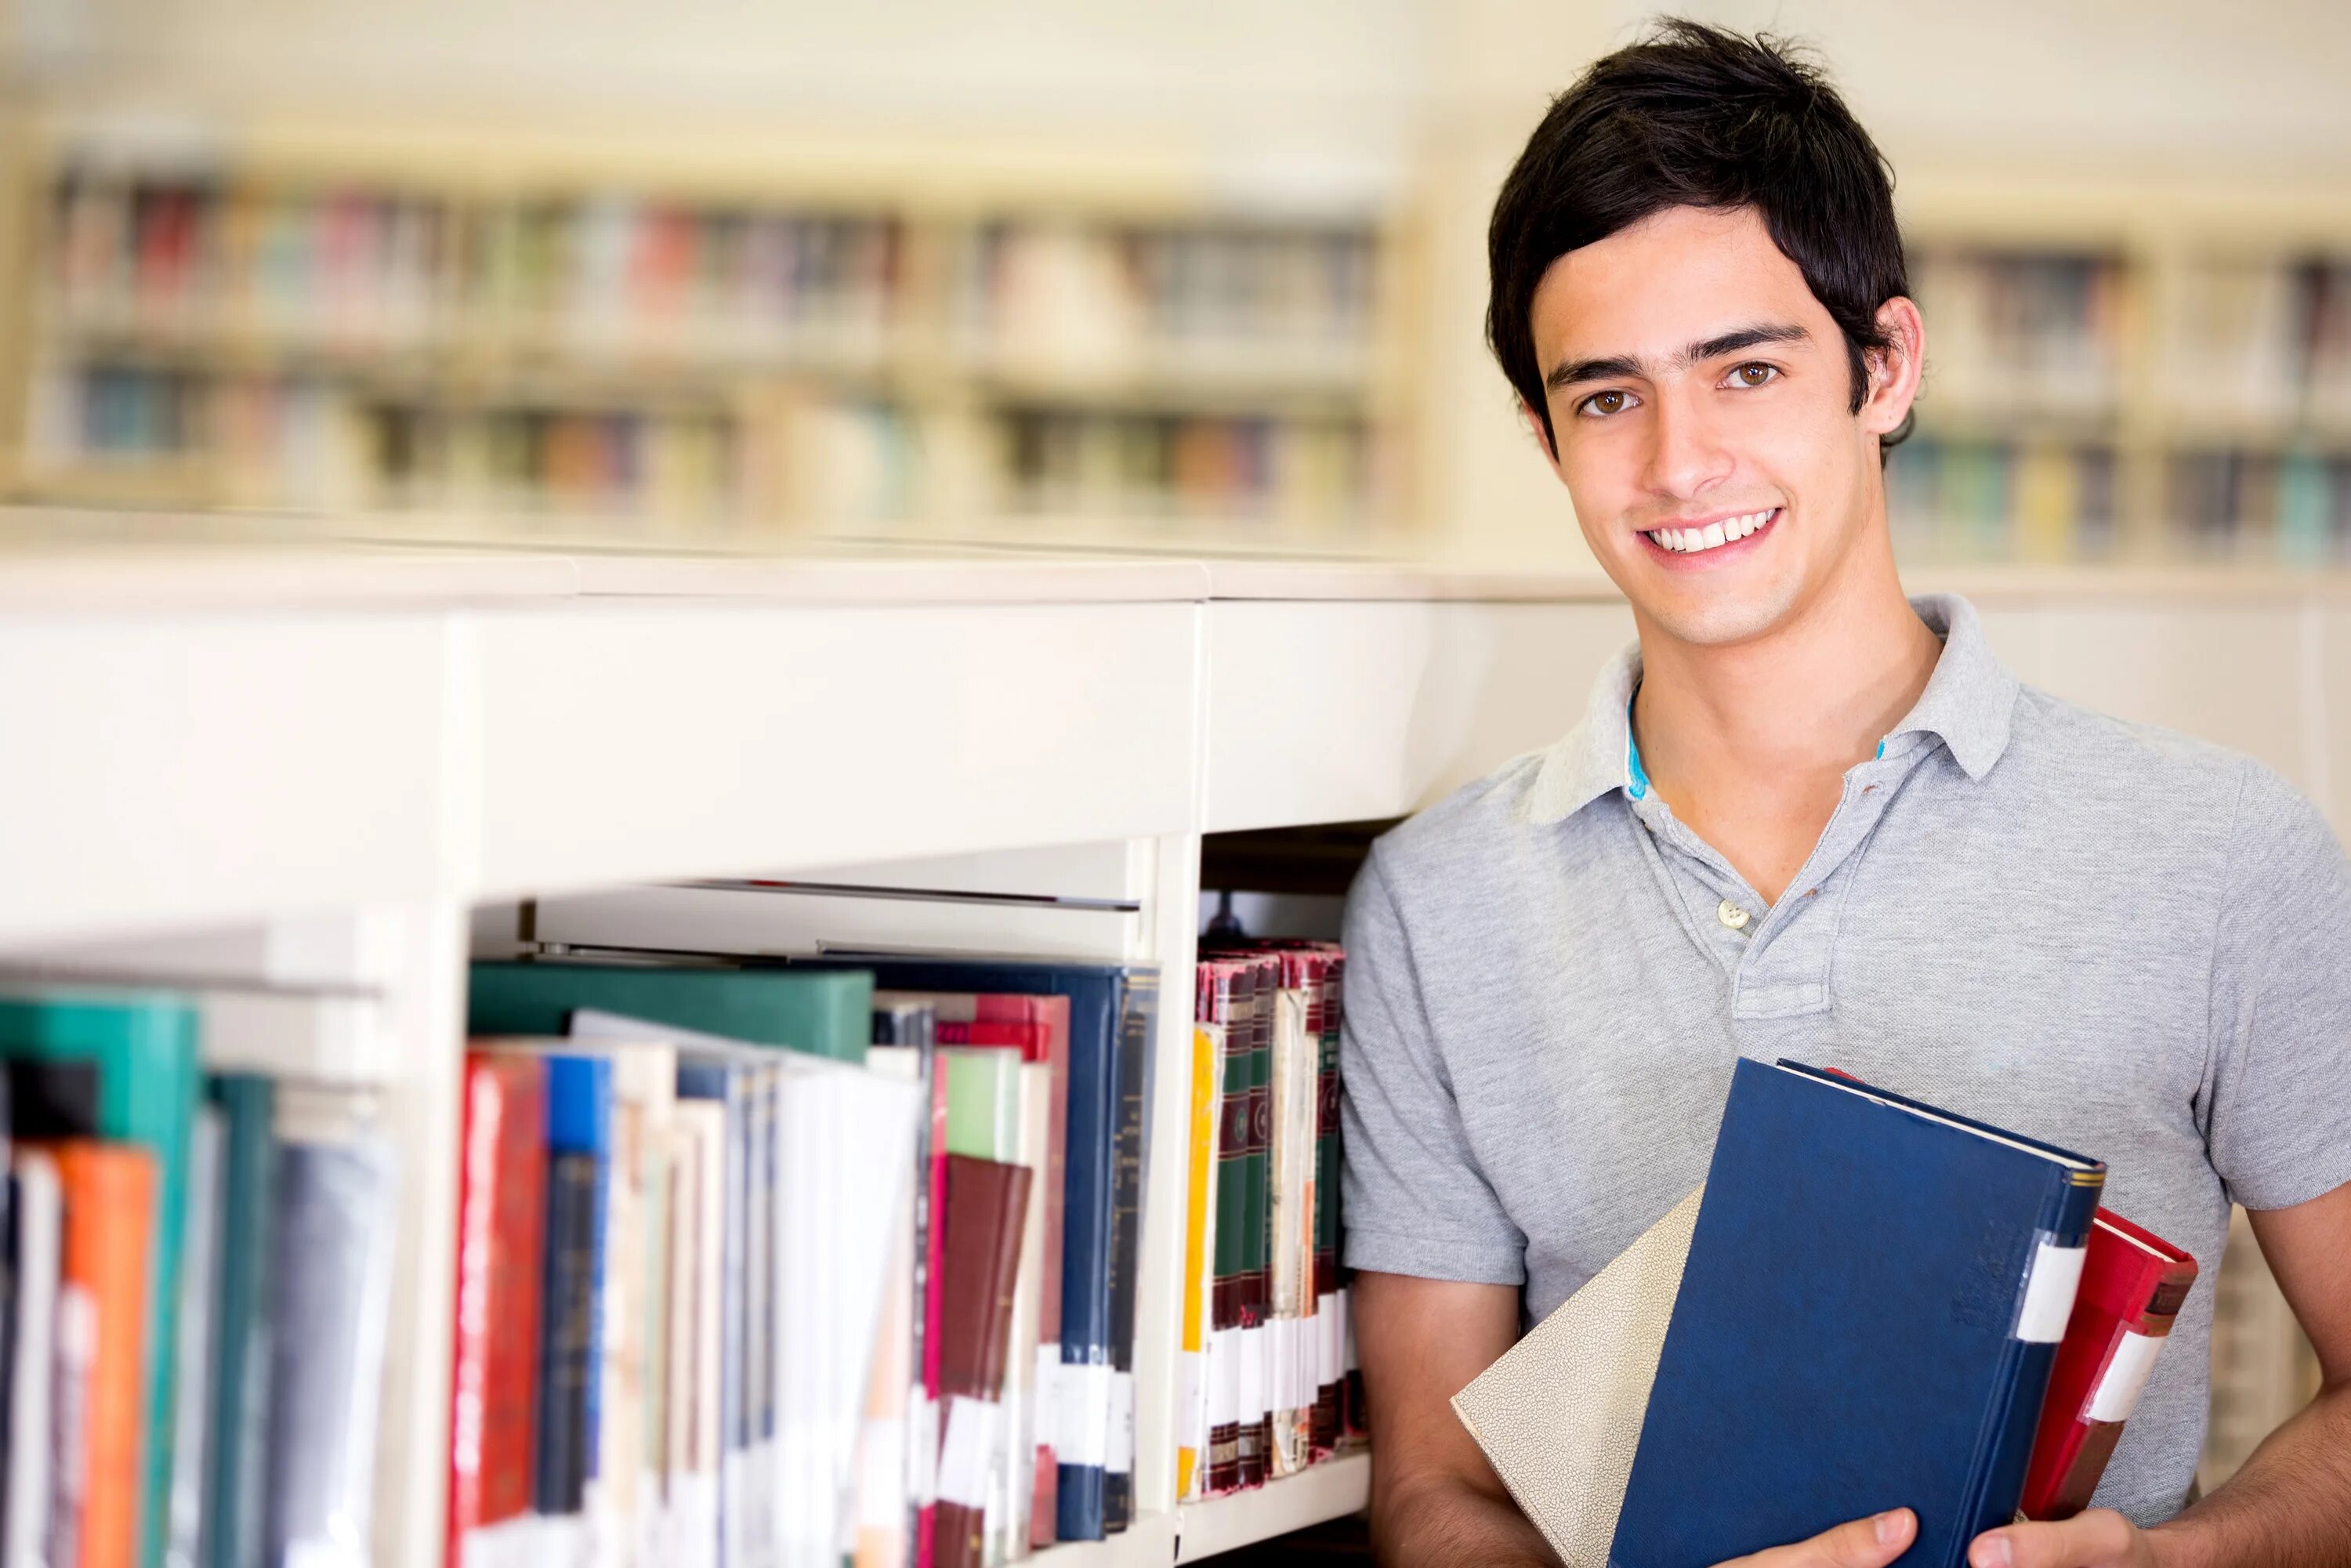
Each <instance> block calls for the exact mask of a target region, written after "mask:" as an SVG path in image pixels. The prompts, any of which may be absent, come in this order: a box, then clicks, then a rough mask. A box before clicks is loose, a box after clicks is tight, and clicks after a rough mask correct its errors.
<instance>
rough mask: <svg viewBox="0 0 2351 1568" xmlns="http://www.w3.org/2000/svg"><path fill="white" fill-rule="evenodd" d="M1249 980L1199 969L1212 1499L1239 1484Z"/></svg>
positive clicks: (1226, 968)
mask: <svg viewBox="0 0 2351 1568" xmlns="http://www.w3.org/2000/svg"><path fill="white" fill-rule="evenodd" d="M1246 990H1247V984H1246V980H1245V979H1244V980H1242V981H1241V982H1240V983H1238V985H1237V983H1236V976H1235V967H1234V966H1232V965H1229V964H1218V965H1216V966H1214V967H1213V969H1210V968H1208V967H1204V969H1203V975H1202V988H1201V995H1200V998H1199V1003H1198V1009H1199V1013H1200V1016H1201V1017H1202V1018H1203V1019H1206V1020H1207V1028H1208V1029H1209V1030H1211V1031H1212V1032H1213V1033H1214V1034H1215V1036H1216V1041H1217V1062H1216V1072H1217V1108H1216V1118H1217V1124H1216V1130H1215V1132H1214V1134H1213V1137H1214V1140H1215V1159H1216V1165H1217V1170H1216V1184H1215V1195H1216V1196H1215V1203H1216V1217H1215V1219H1214V1221H1213V1226H1214V1230H1213V1234H1212V1236H1211V1238H1210V1242H1211V1245H1210V1247H1209V1253H1210V1261H1209V1273H1210V1283H1209V1291H1208V1356H1207V1379H1208V1401H1207V1402H1208V1452H1207V1476H1206V1479H1205V1483H1204V1487H1203V1490H1204V1491H1205V1493H1206V1494H1207V1496H1210V1497H1216V1496H1219V1495H1221V1494H1223V1493H1225V1492H1228V1491H1232V1490H1235V1489H1236V1488H1238V1486H1239V1485H1240V1441H1241V1427H1240V1417H1241V1412H1240V1408H1239V1400H1240V1361H1239V1356H1240V1346H1239V1343H1238V1333H1239V1332H1240V1329H1241V1326H1242V1317H1243V1309H1244V1307H1245V1306H1246V1304H1247V1303H1246V1290H1247V1286H1248V1268H1247V1264H1246V1262H1245V1260H1244V1256H1243V1251H1242V1237H1243V1234H1244V1232H1245V1228H1246V1227H1245V1225H1244V1222H1243V1218H1244V1211H1245V1210H1246V1208H1247V1207H1248V1204H1249V1170H1248V1151H1249V1020H1248V1018H1247V1016H1246V1014H1247V1004H1246V1002H1245V1001H1244V1000H1242V999H1241V996H1240V995H1237V992H1238V993H1242V994H1245V993H1246Z"/></svg>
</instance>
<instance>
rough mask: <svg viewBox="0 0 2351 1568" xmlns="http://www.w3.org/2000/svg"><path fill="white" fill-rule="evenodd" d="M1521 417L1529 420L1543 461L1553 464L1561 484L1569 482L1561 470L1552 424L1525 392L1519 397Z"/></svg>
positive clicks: (1530, 432)
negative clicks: (1544, 420) (1545, 419)
mask: <svg viewBox="0 0 2351 1568" xmlns="http://www.w3.org/2000/svg"><path fill="white" fill-rule="evenodd" d="M1519 417H1520V419H1523V420H1525V421H1526V422H1527V430H1528V433H1529V434H1531V435H1533V437H1534V438H1535V445H1536V446H1537V448H1539V449H1540V450H1541V453H1542V455H1543V461H1544V462H1545V463H1547V464H1549V465H1551V471H1552V474H1553V475H1554V476H1557V478H1558V479H1559V482H1560V483H1561V484H1562V485H1564V484H1565V483H1567V476H1566V475H1564V474H1562V473H1560V471H1559V443H1557V442H1556V441H1554V440H1552V434H1551V426H1549V425H1548V424H1545V423H1543V416H1542V413H1541V410H1539V409H1537V408H1536V407H1535V405H1534V404H1532V403H1531V402H1528V401H1527V400H1526V397H1525V395H1524V394H1523V393H1522V394H1520V398H1519Z"/></svg>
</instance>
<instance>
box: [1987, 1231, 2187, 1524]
mask: <svg viewBox="0 0 2351 1568" xmlns="http://www.w3.org/2000/svg"><path fill="white" fill-rule="evenodd" d="M2151 1272H2152V1273H2153V1279H2152V1281H2151V1282H2150V1284H2149V1285H2148V1287H2147V1291H2146V1292H2145V1293H2144V1295H2143V1296H2142V1297H2141V1299H2140V1304H2139V1307H2138V1309H2137V1311H2136V1312H2131V1313H2129V1314H2128V1315H2126V1316H2125V1317H2124V1318H2122V1319H2121V1320H2120V1321H2118V1322H2116V1324H2115V1325H2114V1334H2113V1337H2112V1339H2111V1340H2110V1341H2109V1342H2108V1343H2107V1345H2106V1349H2105V1354H2104V1355H2102V1356H2101V1357H2100V1358H2099V1363H2098V1370H2097V1373H2096V1375H2095V1377H2094V1378H2093V1380H2092V1382H2091V1385H2090V1390H2089V1393H2088V1395H2087V1396H2086V1397H2085V1399H2084V1401H2083V1405H2082V1408H2081V1410H2080V1411H2079V1412H2078V1413H2077V1414H2076V1415H2074V1417H2073V1419H2072V1423H2071V1424H2072V1426H2073V1427H2074V1443H2075V1447H2074V1452H2073V1454H2072V1456H2071V1457H2070V1458H2069V1459H2068V1460H2067V1462H2066V1464H2065V1467H2064V1471H2063V1473H2062V1474H2061V1475H2060V1476H2059V1477H2058V1479H2057V1483H2056V1488H2055V1491H2054V1495H2053V1497H2051V1498H2050V1499H2049V1500H2047V1501H2046V1502H2045V1503H2044V1504H2043V1506H2042V1508H2041V1509H2039V1510H2037V1511H2036V1510H2031V1509H2028V1512H2031V1513H2032V1517H2034V1518H2036V1519H2041V1518H2047V1519H2069V1518H2071V1517H2072V1516H2073V1515H2074V1514H2077V1513H2079V1512H2081V1511H2083V1510H2084V1509H2085V1508H2087V1507H2089V1506H2090V1498H2091V1496H2092V1494H2093V1493H2095V1491H2096V1490H2098V1481H2099V1479H2100V1478H2101V1477H2103V1476H2104V1475H2105V1470H2106V1463H2107V1461H2108V1460H2109V1459H2111V1458H2114V1452H2115V1445H2116V1443H2118V1442H2120V1441H2121V1440H2122V1435H2123V1424H2124V1423H2125V1422H2126V1421H2128V1420H2129V1419H2130V1417H2131V1412H2132V1411H2134V1410H2136V1409H2137V1407H2138V1396H2139V1395H2140V1393H2141V1392H2142V1391H2144V1390H2145V1388H2146V1387H2147V1379H2148V1377H2149V1376H2151V1375H2153V1373H2154V1371H2155V1361H2156V1357H2157V1356H2158V1354H2161V1352H2162V1350H2163V1343H2164V1341H2165V1340H2167V1339H2168V1338H2169V1337H2170V1336H2171V1325H2172V1323H2173V1322H2174V1321H2175V1320H2176V1319H2177V1318H2178V1317H2179V1308H2180V1305H2181V1303H2183V1302H2184V1301H2187V1299H2188V1291H2189V1286H2191V1285H2193V1284H2194V1283H2195V1282H2196V1265H2195V1264H2194V1263H2192V1262H2191V1263H2175V1264H2172V1265H2170V1266H2168V1267H2166V1268H2162V1269H2160V1270H2151Z"/></svg>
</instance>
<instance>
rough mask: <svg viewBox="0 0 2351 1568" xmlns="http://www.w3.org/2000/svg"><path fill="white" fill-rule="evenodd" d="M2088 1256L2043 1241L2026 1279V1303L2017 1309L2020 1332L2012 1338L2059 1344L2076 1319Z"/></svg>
mask: <svg viewBox="0 0 2351 1568" xmlns="http://www.w3.org/2000/svg"><path fill="white" fill-rule="evenodd" d="M2088 1256H2089V1249H2087V1248H2085V1247H2060V1246H2058V1245H2057V1244H2056V1243H2055V1242H2054V1241H2052V1240H2050V1239H2048V1238H2047V1237H2046V1236H2045V1235H2044V1236H2043V1239H2042V1241H2041V1244H2040V1245H2039V1246H2038V1247H2036V1248H2034V1249H2033V1251H2032V1269H2031V1270H2029V1271H2028V1272H2027V1273H2026V1274H2025V1276H2024V1300H2023V1301H2022V1302H2021V1303H2019V1305H2018V1307H2017V1309H2016V1332H2015V1333H2012V1334H2011V1335H2010V1336H2009V1337H2010V1338H2011V1339H2021V1340H2023V1341H2024V1342H2025V1343H2028V1344H2055V1343H2057V1342H2058V1341H2060V1340H2062V1339H2064V1337H2065V1320H2066V1319H2068V1318H2070V1317H2072V1316H2073V1315H2074V1291H2077V1290H2079V1289H2080V1288H2081V1284H2082V1260H2084V1259H2085V1258H2086V1257H2088Z"/></svg>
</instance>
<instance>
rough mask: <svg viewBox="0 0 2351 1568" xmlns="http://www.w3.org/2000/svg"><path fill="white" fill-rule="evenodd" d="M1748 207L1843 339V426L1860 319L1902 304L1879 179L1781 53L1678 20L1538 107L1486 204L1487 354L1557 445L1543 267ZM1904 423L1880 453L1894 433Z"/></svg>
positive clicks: (1824, 91)
mask: <svg viewBox="0 0 2351 1568" xmlns="http://www.w3.org/2000/svg"><path fill="white" fill-rule="evenodd" d="M1682 206H1689V207H1711V208H1716V209H1722V208H1730V207H1753V208H1754V209H1755V210H1756V211H1757V212H1758V213H1760V214H1761V215H1762V218H1763V224H1764V226H1765V228H1767V229H1768V230H1769V231H1770V232H1771V239H1772V243H1774V244H1775V245H1777V246H1779V247H1780V249H1781V251H1782V254H1784V255H1785V256H1787V257H1788V259H1789V260H1791V261H1792V262H1794V263H1795V264H1796V267H1797V270H1799V271H1800V272H1802V274H1803V275H1804V283H1805V285H1806V286H1807V287H1810V288H1811V289H1812V291H1813V298H1816V299H1818V300H1819V301H1820V302H1821V304H1822V305H1823V306H1824V307H1825V308H1827V310H1828V313H1829V315H1830V317H1831V319H1834V321H1835V322H1836V324H1837V326H1838V328H1839V329H1842V330H1843V331H1844V341H1845V350H1846V354H1847V357H1848V361H1849V362H1850V364H1851V366H1852V371H1853V411H1854V412H1855V413H1860V412H1861V405H1862V402H1863V400H1864V398H1865V396H1866V395H1867V392H1868V387H1869V374H1868V368H1867V365H1866V364H1865V361H1864V359H1863V354H1864V351H1865V350H1871V349H1884V348H1886V347H1888V346H1890V340H1889V339H1888V338H1887V336H1886V334H1885V333H1884V332H1882V331H1880V330H1879V329H1878V327H1877V308H1878V307H1879V306H1880V305H1883V304H1885V303H1886V301H1887V300H1888V299H1891V298H1895V297H1896V296H1897V295H1905V294H1907V293H1909V291H1910V285H1909V277H1908V273H1907V269H1906V268H1905V267H1904V265H1903V259H1902V234H1901V230H1900V229H1899V227H1898V226H1897V225H1896V223H1895V221H1894V182H1893V169H1892V166H1891V165H1890V164H1888V163H1887V162H1886V158H1885V155H1884V154H1882V153H1880V152H1878V150H1877V145H1876V143H1875V142H1873V141H1870V139H1869V133H1868V132H1867V131H1864V130H1862V128H1861V125H1860V122H1859V121H1857V120H1855V119H1854V117H1853V115H1852V113H1851V111H1849V110H1847V109H1846V108H1845V106H1844V100H1843V99H1840V98H1838V97H1837V95H1836V91H1835V89H1833V88H1832V87H1830V86H1829V84H1828V80H1827V78H1825V77H1823V75H1822V74H1821V72H1820V70H1819V69H1818V68H1816V67H1814V66H1813V65H1812V64H1811V63H1809V62H1808V61H1806V60H1805V59H1803V58H1802V57H1801V56H1800V55H1799V54H1798V53H1797V52H1796V50H1794V49H1793V48H1792V47H1791V46H1790V45H1789V44H1788V43H1787V42H1785V41H1784V40H1782V39H1779V38H1775V37H1770V36H1768V35H1761V34H1759V35H1757V36H1756V37H1751V38H1750V37H1746V36H1744V35H1742V34H1739V33H1733V32H1729V31H1726V30H1724V29H1722V28H1719V27H1711V26H1706V25H1705V24H1703V23H1699V22H1690V21H1684V20H1679V19H1669V20H1667V21H1663V22H1660V23H1659V24H1658V25H1657V26H1656V28H1655V29H1653V30H1652V31H1651V32H1650V33H1649V34H1648V35H1647V36H1646V37H1643V38H1642V39H1641V40H1640V41H1639V42H1637V43H1635V44H1631V45H1629V46H1627V47H1625V48H1621V49H1618V50H1617V51H1616V52H1615V53H1614V54H1611V55H1604V56H1603V57H1601V58H1599V59H1597V60H1594V61H1593V63H1592V66H1591V68H1589V69H1588V70H1586V71H1585V72H1584V73H1583V76H1582V77H1580V78H1577V80H1576V82H1575V85H1574V86H1573V87H1571V88H1569V89H1567V90H1566V91H1565V92H1563V93H1562V94H1560V96H1559V97H1558V98H1556V99H1552V106H1551V111H1550V112H1549V113H1547V114H1545V115H1544V116H1543V119H1542V123H1541V125H1538V126H1537V127H1535V133H1534V135H1533V136H1531V138H1529V139H1528V141H1527V146H1526V151H1525V152H1521V153H1520V154H1519V161H1518V162H1517V163H1516V164H1515V165H1514V166H1513V167H1512V168H1511V170H1510V177H1509V178H1508V179H1506V180H1504V181H1503V182H1502V189H1501V193H1500V194H1499V196H1497V197H1496V198H1495V200H1494V220H1493V224H1492V226H1491V227H1490V228H1489V229H1488V230H1487V235H1486V252H1487V260H1488V263H1489V267H1490V268H1491V270H1492V275H1493V277H1492V286H1493V287H1492V293H1491V294H1490V295H1489V297H1488V299H1487V302H1486V340H1487V342H1488V343H1489V345H1490V346H1491V347H1492V348H1493V350H1494V357H1495V358H1496V359H1498V360H1499V361H1501V364H1502V373H1503V374H1504V375H1506V376H1508V377H1510V384H1511V385H1512V386H1513V387H1516V388H1517V389H1518V391H1519V393H1520V396H1522V397H1524V398H1525V399H1526V400H1527V405H1528V406H1529V407H1530V408H1531V409H1533V410H1534V412H1535V416H1536V417H1537V418H1538V419H1540V420H1541V422H1542V434H1543V439H1544V440H1545V442H1546V443H1548V444H1551V446H1552V450H1553V451H1554V452H1556V451H1557V449H1558V441H1557V436H1556V434H1555V433H1554V432H1553V430H1552V422H1551V410H1550V406H1549V404H1548V402H1546V400H1545V396H1544V388H1543V378H1542V369H1541V366H1539V365H1538V364H1536V362H1535V347H1534V336H1533V332H1532V329H1531V324H1530V322H1529V320H1528V316H1529V311H1530V308H1531V305H1532V304H1533V301H1534V294H1535V286H1536V285H1537V284H1539V283H1541V281H1542V276H1543V273H1544V272H1545V271H1546V270H1548V269H1549V268H1550V267H1551V264H1552V262H1554V261H1556V260H1558V259H1559V258H1560V257H1561V256H1564V255H1566V254H1567V253H1568V252H1569V251H1571V250H1574V249H1575V248H1577V247H1578V246H1587V245H1591V244H1593V243H1594V242H1595V241H1598V240H1603V239H1605V238H1607V237H1608V236H1609V235H1613V234H1614V233H1616V232H1617V231H1618V230H1619V229H1624V228H1628V227H1630V226H1631V225H1634V224H1636V223H1638V222H1640V221H1641V220H1642V219H1643V218H1646V217H1647V216H1649V215H1650V214H1652V213H1656V212H1661V211H1663V210H1664V209H1666V208H1667V207H1682ZM1910 423H1911V422H1910V420H1909V419H1908V418H1907V416H1906V417H1905V418H1904V420H1903V422H1902V425H1901V427H1900V428H1899V429H1897V430H1896V431H1894V432H1893V433H1892V434H1888V435H1886V436H1885V437H1884V438H1883V439H1882V441H1881V443H1880V446H1881V450H1882V449H1883V448H1884V447H1890V446H1893V445H1894V444H1896V443H1898V442H1900V441H1901V440H1902V439H1903V438H1904V437H1905V436H1907V435H1908V434H1910Z"/></svg>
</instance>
